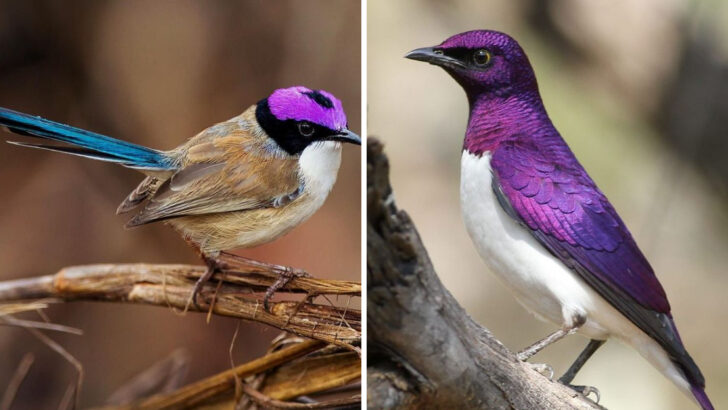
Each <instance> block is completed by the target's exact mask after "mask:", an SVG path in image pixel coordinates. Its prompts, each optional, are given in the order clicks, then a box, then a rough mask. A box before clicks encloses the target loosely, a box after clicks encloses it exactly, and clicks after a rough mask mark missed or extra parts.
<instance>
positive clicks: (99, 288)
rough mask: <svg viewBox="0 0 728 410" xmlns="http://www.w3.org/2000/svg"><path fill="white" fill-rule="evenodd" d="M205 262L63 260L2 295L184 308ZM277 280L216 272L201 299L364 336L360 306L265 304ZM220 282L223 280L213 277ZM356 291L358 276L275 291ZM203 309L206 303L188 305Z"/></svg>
mask: <svg viewBox="0 0 728 410" xmlns="http://www.w3.org/2000/svg"><path fill="white" fill-rule="evenodd" d="M204 271H205V268H204V267H200V266H192V265H152V264H113V265H112V264H104V265H84V266H72V267H67V268H64V269H62V270H61V271H59V272H58V273H56V274H54V275H48V276H40V277H35V278H29V279H20V280H15V281H5V282H0V302H5V303H8V302H19V301H22V300H31V299H44V298H57V299H62V300H65V301H76V300H98V301H107V302H124V303H139V304H147V305H157V306H164V307H174V308H176V309H180V310H181V309H185V308H186V306H187V305H188V302H189V297H190V294H191V292H192V288H193V287H194V284H195V282H196V280H197V279H198V278H199V277H200V275H201V274H202V273H204ZM276 279H277V275H276V273H274V272H265V271H261V270H260V269H257V270H245V271H241V270H240V269H236V270H229V271H225V272H224V273H219V274H216V275H215V276H214V277H213V279H212V280H211V281H210V282H208V283H207V284H206V286H205V291H204V292H203V295H201V296H203V297H201V298H200V299H201V300H206V301H207V302H212V295H213V294H215V290H216V289H217V293H216V296H215V297H214V299H215V300H214V304H213V308H212V313H213V314H217V315H222V316H230V317H235V318H241V319H248V320H252V321H256V322H260V323H264V324H267V325H270V326H274V327H277V328H279V329H281V330H285V331H287V332H290V333H293V334H296V335H299V336H303V337H308V338H311V339H317V340H321V341H324V342H327V343H331V344H335V345H339V346H342V347H346V348H349V349H352V350H357V351H358V350H359V348H358V346H359V345H360V342H361V312H360V311H359V310H357V309H354V308H349V307H339V306H332V305H330V304H329V303H328V300H326V301H325V302H324V303H322V304H315V303H308V302H295V301H282V302H271V303H270V312H266V311H265V309H263V304H262V296H261V295H260V294H258V295H254V293H260V292H264V291H265V290H266V289H267V288H268V287H269V286H270V285H272V284H273V283H274V282H275V280H276ZM219 281H222V283H218V282H219ZM218 285H219V288H218ZM284 292H292V293H305V294H308V295H341V296H345V297H350V296H351V297H353V296H359V295H360V292H361V284H360V283H358V282H348V281H335V280H327V279H316V278H296V279H294V280H293V281H291V283H289V284H288V285H287V286H286V287H285V288H284V289H281V290H280V291H279V293H284ZM189 309H190V310H191V311H203V312H207V310H208V309H209V306H208V305H207V304H206V303H202V302H201V306H200V307H197V306H194V305H191V306H189Z"/></svg>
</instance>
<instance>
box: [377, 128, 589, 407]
mask: <svg viewBox="0 0 728 410" xmlns="http://www.w3.org/2000/svg"><path fill="white" fill-rule="evenodd" d="M367 153H368V159H367V208H368V216H367V219H368V221H367V222H368V223H367V235H368V236H367V279H368V282H367V284H368V285H367V286H368V298H367V301H368V304H367V319H368V322H367V323H368V325H367V331H368V336H367V340H368V374H367V380H368V398H367V405H368V407H369V408H370V409H377V408H425V407H426V408H480V409H594V408H601V407H600V406H598V405H596V404H595V403H593V402H592V401H590V400H589V399H587V398H585V397H584V396H582V395H581V394H578V393H576V392H575V391H573V390H571V389H570V388H568V387H566V386H563V385H561V384H559V383H557V382H555V381H550V380H549V379H548V378H546V377H544V376H543V375H541V374H540V373H538V372H536V371H534V370H533V369H531V367H530V366H528V364H526V363H523V362H520V361H519V360H517V359H516V357H515V355H514V354H513V353H512V352H510V351H509V350H508V349H506V348H505V346H503V345H502V344H501V343H500V342H499V341H498V340H497V339H496V338H495V337H493V335H492V334H491V333H490V332H489V331H488V330H487V329H486V328H484V327H482V326H480V325H479V324H477V323H476V322H475V321H473V320H472V319H471V318H470V316H469V315H468V314H467V313H466V312H465V310H464V309H463V308H462V307H461V306H460V305H459V304H458V302H457V301H456V300H455V299H454V298H453V297H452V295H451V294H450V292H448V291H447V289H445V287H444V286H443V285H442V283H441V282H440V280H439V278H438V276H437V273H436V272H435V271H434V269H433V267H432V264H431V262H430V259H429V257H428V255H427V250H426V249H425V247H424V245H423V244H422V241H421V240H420V237H419V234H418V233H417V230H416V228H415V226H414V225H413V223H412V221H411V220H410V218H409V216H408V215H407V213H406V212H404V211H402V210H399V209H397V207H396V205H395V203H394V196H393V193H392V188H391V186H390V183H389V163H388V160H387V157H386V156H385V154H384V152H383V146H382V144H381V143H380V142H379V141H378V140H377V139H375V138H369V142H368V145H367Z"/></svg>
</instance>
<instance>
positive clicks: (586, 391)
mask: <svg viewBox="0 0 728 410" xmlns="http://www.w3.org/2000/svg"><path fill="white" fill-rule="evenodd" d="M565 386H567V387H569V388H571V389H572V390H574V391H577V392H579V393H581V394H582V395H584V397H586V398H587V399H590V398H589V395H591V394H594V396H595V397H596V400H593V401H594V403H597V404H599V400H600V399H601V398H602V395H601V394H600V393H599V389H597V388H596V387H593V386H579V385H574V384H565ZM590 400H591V399H590Z"/></svg>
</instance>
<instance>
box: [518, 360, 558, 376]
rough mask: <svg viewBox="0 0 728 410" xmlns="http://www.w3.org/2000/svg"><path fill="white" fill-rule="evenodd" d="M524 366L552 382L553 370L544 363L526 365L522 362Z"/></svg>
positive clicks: (526, 363)
mask: <svg viewBox="0 0 728 410" xmlns="http://www.w3.org/2000/svg"><path fill="white" fill-rule="evenodd" d="M523 363H524V364H525V365H526V366H528V367H530V368H531V369H532V370H534V371H536V372H538V373H541V374H542V375H543V376H546V377H547V378H548V379H549V380H554V369H553V367H551V366H549V365H548V364H546V363H528V362H523Z"/></svg>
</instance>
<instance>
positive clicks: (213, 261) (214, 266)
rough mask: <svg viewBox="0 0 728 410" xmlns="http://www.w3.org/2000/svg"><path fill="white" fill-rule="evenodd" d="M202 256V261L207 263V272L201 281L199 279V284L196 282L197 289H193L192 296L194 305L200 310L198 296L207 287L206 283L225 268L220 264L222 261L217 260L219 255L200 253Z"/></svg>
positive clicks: (201, 277)
mask: <svg viewBox="0 0 728 410" xmlns="http://www.w3.org/2000/svg"><path fill="white" fill-rule="evenodd" d="M200 256H201V257H202V260H204V261H205V265H207V270H206V271H205V273H203V274H202V276H200V278H199V279H197V282H195V287H194V289H192V295H191V296H190V298H191V299H192V303H194V304H195V306H197V307H198V308H199V307H200V305H198V304H197V295H198V294H199V293H200V291H201V290H202V287H203V286H205V283H207V282H208V281H209V280H210V278H212V275H214V274H215V272H218V271H220V270H221V269H222V268H223V267H224V263H220V261H218V259H217V258H216V256H217V255H207V254H204V253H202V252H200Z"/></svg>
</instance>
